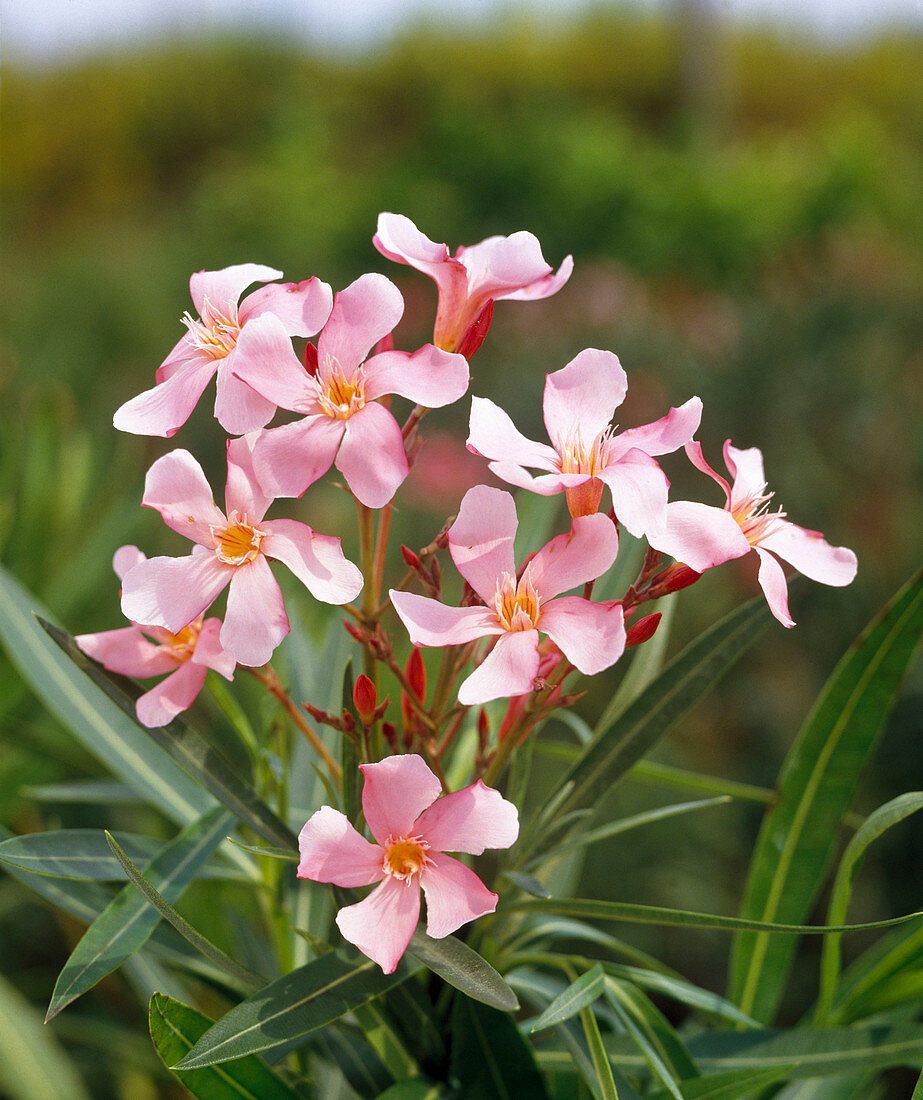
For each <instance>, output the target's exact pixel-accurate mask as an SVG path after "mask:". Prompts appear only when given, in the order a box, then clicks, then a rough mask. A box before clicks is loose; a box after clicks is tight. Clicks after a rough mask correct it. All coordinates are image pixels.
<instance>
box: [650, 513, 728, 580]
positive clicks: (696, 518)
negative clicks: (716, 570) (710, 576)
mask: <svg viewBox="0 0 923 1100" xmlns="http://www.w3.org/2000/svg"><path fill="white" fill-rule="evenodd" d="M666 516H667V518H666V524H665V526H664V528H663V530H662V531H650V532H648V542H649V543H650V544H651V546H653V547H654V549H655V550H660V551H662V552H663V553H664V554H669V555H670V557H671V558H675V559H676V560H677V561H678V562H682V563H683V564H684V565H688V566H689V567H690V568H691V569H694V570H695V572H696V573H704V572H705V570H706V569H711V568H713V567H714V566H716V565H720V564H721V563H722V562H725V561H730V560H731V558H739V557H741V556H742V555H744V554H747V553H749V552H750V543H749V542H747V536H746V535H745V534H744V533H743V531H741V529H740V524H739V523H738V522H737V520H736V519H734V517H733V516H732V515H731V513H730V512H728V511H726V509H724V508H713V507H712V506H711V505H709V504H699V503H698V502H697V501H692V500H676V501H671V502H670V503H669V504H668V505H667V512H666Z"/></svg>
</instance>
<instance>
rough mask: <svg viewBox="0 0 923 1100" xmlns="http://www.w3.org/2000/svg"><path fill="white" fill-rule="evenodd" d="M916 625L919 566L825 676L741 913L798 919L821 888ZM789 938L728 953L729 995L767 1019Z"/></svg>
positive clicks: (922, 582) (740, 941) (747, 942)
mask: <svg viewBox="0 0 923 1100" xmlns="http://www.w3.org/2000/svg"><path fill="white" fill-rule="evenodd" d="M921 629H923V571H921V573H918V574H917V576H916V577H914V578H913V579H912V580H911V581H910V582H909V583H908V584H907V585H906V586H905V587H904V588H902V589H901V590H900V591H899V592H898V593H897V595H896V596H895V597H894V598H893V599H892V601H891V602H890V603H889V604H888V605H887V606H886V608H885V609H884V611H883V612H882V613H881V615H879V616H878V617H877V618H875V619H873V620H872V622H871V623H870V624H869V626H868V627H866V629H865V630H864V631H863V633H862V634H861V635H860V637H859V639H858V640H857V642H856V643H855V644H854V645H853V646H852V647H851V648H850V649H849V651H848V652H847V653H846V655H845V656H844V657H843V659H842V660H841V661H840V663H839V664H838V665H837V667H836V668H835V669H834V671H833V674H832V675H831V677H830V679H829V680H828V681H827V684H826V686H825V687H824V689H823V691H822V692H821V694H820V696H819V698H818V700H817V702H816V703H815V705H814V708H813V710H812V711H811V713H810V714H809V715H808V718H807V720H806V721H805V724H804V726H803V727H802V729H801V732H800V733H799V735H798V738H797V740H796V742H795V744H794V745H793V746H792V748H791V750H790V752H789V754H788V756H787V758H786V761H785V764H784V765H783V769H782V774H781V776H780V779H779V786H778V798H777V800H776V802H775V804H774V805H773V806H772V807H771V808H770V810H769V811H768V812H767V814H766V816H765V818H764V819H763V824H762V828H761V829H760V834H759V837H758V838H757V842H756V849H755V851H754V855H753V860H752V862H751V865H750V873H749V876H748V879H747V886H746V892H745V895H744V901H743V904H742V906H741V915H742V916H744V917H748V918H753V919H756V920H765V921H780V922H792V923H799V922H801V921H803V920H804V918H805V917H806V916H807V915H808V913H810V911H811V908H812V906H813V905H814V902H815V901H816V899H817V896H818V893H819V891H820V889H821V888H822V886H823V883H824V878H825V872H826V868H827V865H828V863H829V862H830V859H831V856H832V854H833V850H834V846H835V844H836V836H837V829H838V826H839V824H840V822H841V820H842V818H843V815H844V814H845V813H846V811H847V810H848V809H849V806H850V804H851V802H852V800H853V797H854V796H855V793H856V788H857V786H858V784H859V778H860V775H861V773H862V768H863V766H864V765H865V763H866V762H867V760H868V759H869V756H870V755H871V752H872V750H873V748H874V747H875V744H876V742H877V740H878V736H879V734H880V732H881V729H882V727H883V725H884V722H885V719H886V717H887V715H888V713H889V711H890V710H891V707H892V706H893V704H894V701H895V699H896V697H897V693H898V690H899V687H900V682H901V678H902V676H903V674H904V671H905V670H906V668H907V665H908V663H909V661H910V658H911V657H912V655H913V652H914V650H915V648H916V646H917V644H918V642H919V639H920V632H921ZM795 946H796V941H794V940H783V939H779V938H774V939H770V938H769V937H767V936H765V935H747V934H745V935H741V936H739V937H737V939H736V940H735V942H734V946H733V950H732V955H731V977H730V982H729V993H728V995H729V996H730V998H731V999H732V1000H734V1001H736V1002H737V1004H739V1005H740V1007H741V1009H742V1010H743V1011H744V1012H746V1013H748V1014H749V1015H751V1016H754V1017H755V1018H756V1019H758V1020H761V1021H768V1020H770V1019H771V1018H772V1016H773V1014H774V1012H775V1010H776V1007H777V1005H778V1003H779V1000H780V998H781V996H782V993H783V992H784V989H785V983H786V980H787V977H788V972H789V968H790V966H791V963H792V959H793V953H794V950H795Z"/></svg>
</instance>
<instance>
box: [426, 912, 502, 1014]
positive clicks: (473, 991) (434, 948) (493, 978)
mask: <svg viewBox="0 0 923 1100" xmlns="http://www.w3.org/2000/svg"><path fill="white" fill-rule="evenodd" d="M407 951H408V952H409V954H411V955H413V957H414V958H415V959H417V960H418V961H419V962H421V963H423V965H424V966H426V967H428V968H429V969H430V970H432V971H433V973H434V974H438V975H439V977H440V978H442V979H443V980H444V981H447V982H448V983H449V985H452V986H454V987H455V988H456V989H458V990H461V992H462V993H464V994H466V995H467V996H468V997H471V998H472V999H474V1000H475V1001H480V1002H481V1003H482V1004H485V1005H489V1006H490V1007H491V1008H496V1009H499V1010H500V1011H501V1012H515V1011H516V1010H517V1009H518V1008H519V1001H518V1000H517V999H516V994H515V993H514V992H513V991H512V989H510V987H509V986H508V985H507V984H506V982H505V981H504V980H503V979H502V978H501V977H500V975H499V974H498V973H497V972H496V970H494V968H493V967H492V966H491V965H490V963H489V962H487V960H486V959H483V958H481V956H480V955H479V954H478V953H477V952H476V951H473V950H472V949H471V948H470V947H469V946H468V945H467V944H465V943H462V941H461V940H458V939H456V938H455V937H454V936H445V937H444V938H443V939H441V940H434V939H431V938H430V937H429V936H427V935H426V934H425V933H424V932H421V931H420V929H419V928H418V929H417V930H416V932H414V934H413V936H412V937H411V939H410V946H409V947H408V948H407Z"/></svg>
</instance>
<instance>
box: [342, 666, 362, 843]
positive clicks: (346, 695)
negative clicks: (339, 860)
mask: <svg viewBox="0 0 923 1100" xmlns="http://www.w3.org/2000/svg"><path fill="white" fill-rule="evenodd" d="M342 706H343V709H345V710H348V711H349V713H350V714H352V715H353V716H354V717H358V716H357V715H356V714H355V709H356V708H355V705H354V704H353V663H352V661H347V663H346V668H345V669H344V670H343V701H342ZM357 724H358V723H357ZM360 775H361V773H360V771H359V753H358V751H357V750H356V746H355V744H354V742H353V740H352V738H351V737H345V736H341V737H340V794H341V796H342V799H343V812H344V813H345V814H346V816H347V817H348V818H349V820H350V821H351V822H352V823H353V824H354V825H355V824H356V823H357V822H358V820H359V814H360V812H361V810H362V790H361V786H360V783H359V779H360Z"/></svg>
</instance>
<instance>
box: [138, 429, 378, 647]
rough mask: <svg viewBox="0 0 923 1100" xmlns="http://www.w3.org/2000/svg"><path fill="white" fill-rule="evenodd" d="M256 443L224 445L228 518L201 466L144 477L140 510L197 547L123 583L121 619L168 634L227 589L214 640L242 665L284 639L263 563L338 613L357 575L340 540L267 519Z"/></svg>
mask: <svg viewBox="0 0 923 1100" xmlns="http://www.w3.org/2000/svg"><path fill="white" fill-rule="evenodd" d="M252 445H253V436H252V435H250V436H243V437H241V438H240V439H232V440H231V441H230V442H229V443H228V479H227V486H226V489H225V502H226V507H227V515H225V513H223V512H222V511H221V510H220V509H219V508H218V507H217V506H216V505H215V502H214V500H213V499H212V493H211V489H210V488H209V486H208V482H207V481H206V480H205V474H204V473H203V472H202V467H201V466H200V465H199V464H198V462H196V460H195V459H194V458H193V457H192V455H191V454H190V453H189V452H188V451H183V450H177V451H171V452H170V453H169V454H166V455H164V456H163V457H162V458H159V459H158V460H157V461H156V462H155V463H154V465H153V466H152V467H151V468H150V470H148V472H147V478H146V479H145V483H144V497H143V498H142V501H141V503H142V504H144V505H146V506H147V507H148V508H156V509H157V511H158V512H160V514H161V516H162V517H163V521H164V523H166V525H167V526H168V527H172V529H173V530H174V531H178V532H179V533H180V534H181V535H185V536H186V537H187V538H190V539H192V541H193V542H195V543H196V544H197V545H196V547H195V548H194V550H193V552H192V554H191V555H189V556H188V557H184V558H167V557H162V558H148V559H146V560H145V561H142V562H139V563H138V564H137V565H135V566H134V568H132V569H130V570H129V571H128V572H127V573H126V574H125V576H124V577H123V578H122V611H123V612H124V614H125V615H126V616H127V617H128V618H129V619H132V620H134V621H135V622H140V623H153V624H155V625H157V626H162V627H164V628H165V629H166V630H169V631H170V632H171V633H173V634H178V633H179V632H180V631H181V630H182V629H183V627H185V626H188V625H189V624H190V623H192V622H193V621H194V620H195V619H197V618H198V617H199V616H200V615H201V614H202V612H203V611H204V610H205V609H206V608H207V607H209V606H210V604H211V603H212V601H213V600H214V599H215V598H216V597H217V596H218V594H219V593H220V592H221V591H222V590H223V589H224V588H225V587H227V586H230V587H229V589H228V603H227V613H226V615H225V619H224V625H223V626H222V627H221V631H220V635H219V637H220V641H221V645H222V646H223V648H224V650H225V651H226V652H227V653H228V654H230V655H231V656H232V657H233V658H234V660H236V661H237V662H238V663H240V664H242V665H262V664H265V663H266V662H267V661H268V660H269V658H270V657H271V656H272V651H273V650H274V649H275V648H276V646H277V645H278V644H279V642H281V641H282V639H283V638H284V637H285V635H286V634H287V633H288V632H289V622H288V617H287V615H286V614H285V607H284V605H283V603H282V593H281V591H280V589H279V586H278V584H277V583H276V580H275V578H274V577H273V575H272V572H271V570H270V568H269V562H268V560H267V559H269V558H275V559H276V560H277V561H281V562H282V563H283V564H284V565H287V566H288V568H289V569H290V570H291V571H292V572H293V573H294V574H295V576H296V577H297V578H298V579H299V580H300V581H301V582H302V584H304V585H305V587H306V588H307V589H308V591H309V592H310V593H311V595H312V596H314V598H315V599H318V600H322V601H323V602H324V603H333V604H342V603H346V602H347V601H349V600H351V599H353V598H354V597H355V596H357V595H358V593H359V591H360V590H361V588H362V574H361V573H360V572H359V570H358V569H357V568H356V566H355V565H353V564H352V562H349V561H347V560H346V558H344V556H343V551H342V550H341V549H340V540H339V539H338V538H332V537H331V536H329V535H319V534H317V532H316V531H313V530H312V529H311V528H310V527H308V525H307V524H306V523H299V522H298V521H297V520H293V519H273V520H264V519H263V516H264V515H265V513H266V509H267V508H268V507H269V505H270V503H271V501H272V498H271V497H269V496H267V495H266V494H265V493H264V492H263V490H262V489H261V488H260V486H259V484H258V482H257V480H256V477H255V475H254V473H253V467H252V456H251V447H252Z"/></svg>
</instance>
